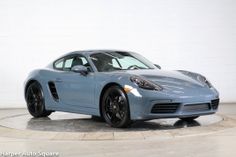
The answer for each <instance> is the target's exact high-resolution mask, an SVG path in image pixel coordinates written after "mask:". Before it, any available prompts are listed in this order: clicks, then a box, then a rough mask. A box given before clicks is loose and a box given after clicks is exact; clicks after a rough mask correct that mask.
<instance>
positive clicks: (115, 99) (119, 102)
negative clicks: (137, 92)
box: [101, 86, 131, 128]
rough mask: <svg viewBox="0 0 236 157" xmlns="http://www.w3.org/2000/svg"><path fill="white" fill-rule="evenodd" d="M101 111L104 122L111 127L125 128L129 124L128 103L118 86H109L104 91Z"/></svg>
mask: <svg viewBox="0 0 236 157" xmlns="http://www.w3.org/2000/svg"><path fill="white" fill-rule="evenodd" d="M101 111H102V116H103V117H104V119H105V121H106V122H107V123H108V124H109V125H110V126H112V127H115V128H125V127H127V126H129V125H130V123H131V120H130V110H129V102H128V99H127V96H126V94H125V92H124V90H123V89H122V88H121V87H119V86H111V87H110V88H108V89H107V90H106V91H105V93H104V95H103V97H102V104H101Z"/></svg>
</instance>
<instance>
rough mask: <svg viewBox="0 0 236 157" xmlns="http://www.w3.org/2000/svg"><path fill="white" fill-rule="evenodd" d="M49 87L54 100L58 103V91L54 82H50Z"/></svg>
mask: <svg viewBox="0 0 236 157" xmlns="http://www.w3.org/2000/svg"><path fill="white" fill-rule="evenodd" d="M48 86H49V89H50V92H51V95H52V97H53V98H54V100H56V101H58V100H59V96H58V94H57V89H56V86H55V84H54V82H52V81H50V82H48Z"/></svg>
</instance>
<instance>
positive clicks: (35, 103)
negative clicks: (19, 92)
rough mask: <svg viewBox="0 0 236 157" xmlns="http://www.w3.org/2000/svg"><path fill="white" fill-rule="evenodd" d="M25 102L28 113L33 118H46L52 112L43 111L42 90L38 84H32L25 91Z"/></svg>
mask: <svg viewBox="0 0 236 157" xmlns="http://www.w3.org/2000/svg"><path fill="white" fill-rule="evenodd" d="M26 102H27V108H28V111H29V113H30V114H31V115H32V116H33V117H36V118H37V117H47V116H49V115H50V114H51V113H52V112H51V111H47V110H46V109H45V101H44V96H43V90H42V87H41V85H40V84H39V83H38V82H33V83H31V84H30V85H29V87H28V88H27V90H26Z"/></svg>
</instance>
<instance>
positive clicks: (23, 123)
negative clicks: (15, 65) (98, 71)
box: [0, 112, 222, 132]
mask: <svg viewBox="0 0 236 157" xmlns="http://www.w3.org/2000/svg"><path fill="white" fill-rule="evenodd" d="M220 121H222V117H220V116H218V115H209V116H202V117H199V118H197V119H196V120H194V121H190V122H186V121H183V120H180V119H177V118H173V119H155V120H149V121H137V122H134V123H133V124H132V125H131V126H130V127H129V128H124V129H118V128H112V127H110V126H109V125H108V124H107V123H105V122H103V121H99V120H97V119H93V118H91V116H86V115H81V114H71V113H63V112H56V113H54V114H52V115H51V116H50V117H46V118H33V117H32V116H30V115H29V114H23V115H22V114H20V115H14V116H10V117H7V118H3V119H2V120H0V125H2V126H5V127H9V128H15V129H20V130H39V131H56V132H114V131H116V132H117V131H118V132H123V131H146V130H169V129H179V128H186V127H196V126H208V125H211V124H214V123H217V122H220Z"/></svg>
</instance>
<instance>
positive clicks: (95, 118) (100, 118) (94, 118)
mask: <svg viewBox="0 0 236 157" xmlns="http://www.w3.org/2000/svg"><path fill="white" fill-rule="evenodd" d="M91 119H92V120H94V121H97V122H105V120H104V118H103V117H100V116H92V117H91Z"/></svg>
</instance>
